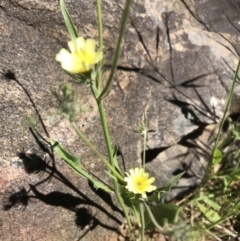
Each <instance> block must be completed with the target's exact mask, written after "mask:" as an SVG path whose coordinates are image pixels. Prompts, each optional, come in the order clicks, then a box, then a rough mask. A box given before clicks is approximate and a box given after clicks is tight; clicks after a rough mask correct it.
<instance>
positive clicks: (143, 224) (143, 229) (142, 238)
mask: <svg viewBox="0 0 240 241" xmlns="http://www.w3.org/2000/svg"><path fill="white" fill-rule="evenodd" d="M139 210H140V221H141V241H143V240H144V231H145V219H144V208H143V204H142V203H140V205H139Z"/></svg>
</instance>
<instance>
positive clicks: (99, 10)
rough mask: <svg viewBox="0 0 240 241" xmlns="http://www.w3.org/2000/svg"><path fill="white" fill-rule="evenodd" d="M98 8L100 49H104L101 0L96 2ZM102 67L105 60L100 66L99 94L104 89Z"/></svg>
mask: <svg viewBox="0 0 240 241" xmlns="http://www.w3.org/2000/svg"><path fill="white" fill-rule="evenodd" d="M96 6H97V21H98V36H99V49H101V50H102V49H103V26H102V8H101V0H96ZM102 66H103V60H101V61H100V62H99V64H98V78H97V87H98V92H99V93H100V91H101V88H102Z"/></svg>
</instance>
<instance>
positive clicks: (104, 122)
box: [98, 100, 134, 240]
mask: <svg viewBox="0 0 240 241" xmlns="http://www.w3.org/2000/svg"><path fill="white" fill-rule="evenodd" d="M98 109H99V114H100V118H101V122H102V127H103V134H104V138H105V141H106V145H107V151H108V156H109V160H110V165H111V166H112V168H114V157H113V149H112V143H111V140H110V135H109V130H108V125H107V120H106V114H105V109H104V106H103V102H102V100H100V101H99V102H98ZM112 174H113V176H114V177H115V176H116V175H115V174H116V171H115V172H112ZM113 184H114V191H115V194H116V197H117V200H118V202H119V204H120V206H121V208H122V210H123V212H124V215H125V218H126V220H127V224H128V226H129V229H130V231H131V235H132V238H133V240H134V235H133V232H132V224H131V221H130V218H129V215H128V212H127V208H126V205H125V204H124V201H123V199H122V196H121V194H120V191H119V184H118V181H117V179H116V178H113Z"/></svg>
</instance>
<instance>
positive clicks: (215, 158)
mask: <svg viewBox="0 0 240 241" xmlns="http://www.w3.org/2000/svg"><path fill="white" fill-rule="evenodd" d="M222 157H223V156H222V152H221V151H220V150H219V149H217V148H216V149H215V150H214V152H213V159H212V163H213V165H217V164H219V163H220V162H221V161H222Z"/></svg>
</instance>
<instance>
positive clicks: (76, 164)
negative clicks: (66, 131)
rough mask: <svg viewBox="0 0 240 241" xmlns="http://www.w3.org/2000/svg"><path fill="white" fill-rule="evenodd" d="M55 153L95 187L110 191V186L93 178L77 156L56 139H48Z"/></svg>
mask: <svg viewBox="0 0 240 241" xmlns="http://www.w3.org/2000/svg"><path fill="white" fill-rule="evenodd" d="M50 143H51V145H52V147H53V149H54V150H55V151H56V153H57V154H58V155H59V156H60V157H61V158H62V159H63V160H64V161H65V162H66V163H67V164H68V165H69V166H70V167H71V168H72V169H73V170H74V171H76V172H77V174H78V175H80V176H82V177H84V178H86V179H88V180H89V181H90V182H91V183H92V184H93V185H94V187H95V188H96V189H98V188H101V189H103V190H104V191H106V192H112V190H111V188H110V187H108V186H107V185H106V184H104V183H103V182H100V181H97V180H96V179H94V178H93V177H92V176H91V175H90V174H89V173H88V172H87V171H86V170H85V169H84V168H83V167H82V165H81V163H80V159H79V157H76V156H73V155H72V154H70V153H69V152H68V151H66V150H65V149H64V148H63V147H62V146H61V145H60V144H59V143H58V142H57V141H54V140H50Z"/></svg>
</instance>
